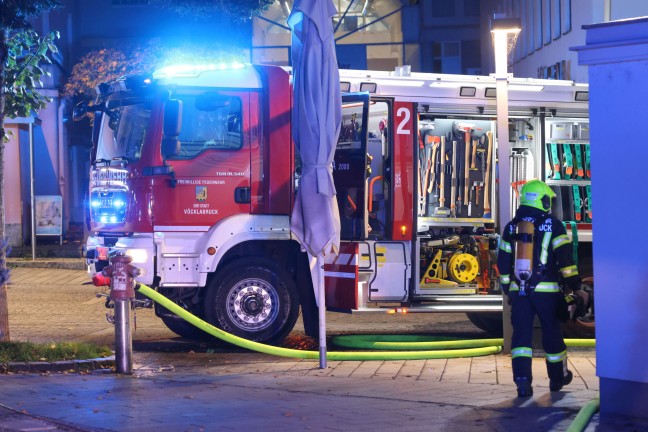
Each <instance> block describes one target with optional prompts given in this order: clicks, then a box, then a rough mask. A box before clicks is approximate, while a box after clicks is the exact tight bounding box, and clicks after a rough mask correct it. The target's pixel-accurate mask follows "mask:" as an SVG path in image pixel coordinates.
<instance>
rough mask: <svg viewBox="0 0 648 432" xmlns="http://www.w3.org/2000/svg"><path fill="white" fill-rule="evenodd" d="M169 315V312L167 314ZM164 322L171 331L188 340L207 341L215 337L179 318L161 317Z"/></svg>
mask: <svg viewBox="0 0 648 432" xmlns="http://www.w3.org/2000/svg"><path fill="white" fill-rule="evenodd" d="M167 313H168V312H167ZM160 319H161V320H162V322H163V323H164V325H165V326H167V328H168V329H169V330H171V331H172V332H173V333H175V334H177V335H178V336H181V337H183V338H186V339H207V338H212V337H213V336H211V335H209V334H207V333H205V332H204V331H202V330H200V329H199V328H197V327H196V326H194V325H193V324H189V323H188V322H187V321H185V320H183V319H182V318H179V317H171V316H163V317H160Z"/></svg>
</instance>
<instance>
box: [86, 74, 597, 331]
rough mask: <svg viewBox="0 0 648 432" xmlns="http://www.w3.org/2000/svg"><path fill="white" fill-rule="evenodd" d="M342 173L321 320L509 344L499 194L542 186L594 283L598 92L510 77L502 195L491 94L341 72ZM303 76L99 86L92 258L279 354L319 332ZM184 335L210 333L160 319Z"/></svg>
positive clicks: (459, 84) (464, 85) (471, 82)
mask: <svg viewBox="0 0 648 432" xmlns="http://www.w3.org/2000/svg"><path fill="white" fill-rule="evenodd" d="M340 75H341V88H342V92H343V120H342V125H341V131H340V136H339V140H338V143H337V149H336V154H335V160H334V167H333V168H334V180H335V185H336V188H337V200H338V207H339V209H340V220H341V239H342V244H341V251H340V254H339V255H338V256H336V257H334V258H333V257H332V256H331V257H329V258H328V261H327V263H326V266H325V272H326V273H325V275H326V277H325V285H326V305H327V307H328V308H329V310H337V311H345V312H354V313H355V312H366V311H374V312H375V311H382V312H384V313H387V312H399V311H408V312H466V313H467V314H468V316H469V318H470V319H471V321H472V322H473V323H474V324H475V325H477V326H478V327H480V328H482V329H484V330H487V331H490V332H494V333H497V332H500V331H501V308H502V297H501V293H500V291H499V287H498V283H497V269H496V267H495V261H496V259H495V254H496V250H497V243H498V234H497V231H498V229H499V227H498V226H497V222H496V221H497V220H498V209H499V207H498V196H499V194H498V188H500V187H511V190H512V191H513V192H512V193H511V200H512V202H511V208H515V205H516V201H515V200H516V195H515V191H516V190H517V188H519V186H520V185H521V184H523V182H524V181H525V180H526V179H530V178H543V179H546V180H547V181H548V183H549V184H551V185H552V187H553V188H554V190H556V192H557V193H559V197H558V198H557V200H556V201H557V203H556V204H557V205H556V206H555V207H556V210H555V211H557V212H559V213H560V214H559V216H560V217H561V218H562V219H564V220H567V221H570V222H568V225H570V227H571V226H573V229H568V231H569V233H570V235H572V236H573V237H574V239H575V240H576V239H578V240H579V241H578V245H579V246H578V251H576V250H575V253H576V252H577V253H578V256H579V258H580V264H581V266H582V267H583V270H584V272H585V273H587V272H588V271H589V272H591V198H590V186H589V184H590V170H589V136H588V131H589V128H588V118H587V115H588V112H587V105H588V104H587V98H588V88H587V86H586V85H581V84H576V83H573V82H570V81H550V80H537V79H517V78H512V79H511V82H510V85H509V107H510V108H509V109H510V122H509V130H510V137H511V138H510V146H511V148H512V152H511V156H510V162H511V172H512V175H511V177H512V178H511V186H509V185H508V182H507V181H502V180H501V179H499V178H498V169H497V168H498V163H499V161H498V158H497V155H498V152H497V135H496V130H495V119H496V113H495V80H494V78H492V77H486V76H461V75H440V74H420V73H410V72H409V71H408V70H407V68H399V69H398V70H396V71H394V72H371V71H345V70H342V71H340ZM291 100H292V93H291V76H290V71H289V69H286V68H281V67H276V66H251V65H232V66H231V67H229V66H228V67H225V66H220V65H205V66H200V67H197V66H177V67H168V68H164V69H161V70H159V71H157V72H156V73H155V74H154V75H153V76H151V77H141V76H140V77H128V78H124V79H120V80H118V81H116V82H113V83H108V84H105V85H102V86H100V87H99V95H98V97H97V100H96V102H95V103H94V104H93V105H92V106H88V105H85V106H82V107H79V110H78V113H77V114H79V115H80V114H82V113H84V112H87V111H92V112H93V113H94V115H95V120H94V127H93V144H94V147H93V152H92V167H91V173H90V175H91V179H90V199H89V223H90V229H91V232H92V235H91V236H90V237H89V238H88V240H87V244H86V259H87V263H88V270H89V272H90V273H91V274H94V273H96V272H97V271H100V270H101V269H102V268H103V267H104V266H105V265H107V264H108V258H109V256H110V254H111V253H113V252H114V251H124V252H126V253H127V254H128V255H130V256H132V257H133V264H135V265H137V266H138V267H140V268H141V269H142V274H141V276H140V277H139V280H140V281H141V282H143V283H146V284H148V285H151V286H153V287H155V288H156V289H157V290H158V291H159V292H161V293H162V294H164V295H166V296H168V297H169V298H171V299H173V300H174V301H175V302H177V303H178V304H179V305H181V306H182V307H184V308H186V309H187V310H189V311H191V312H193V313H195V314H196V315H198V316H200V317H202V318H204V319H206V320H207V321H209V322H211V323H212V324H214V325H216V326H217V327H220V328H222V329H224V330H226V331H228V332H231V333H234V334H236V335H239V336H243V337H246V338H248V339H252V340H257V341H263V342H269V343H277V342H279V341H281V340H282V339H283V338H284V337H285V336H286V335H287V334H288V333H289V332H290V331H291V330H292V328H293V326H294V325H295V322H296V320H297V318H298V314H299V311H300V309H301V311H302V316H303V320H304V327H305V329H306V332H307V334H311V335H316V333H317V312H316V303H315V296H314V294H313V280H312V278H311V270H310V267H309V260H308V257H307V255H306V253H305V252H302V251H301V245H300V244H299V243H298V241H297V240H296V237H295V236H294V235H293V234H292V233H291V230H290V214H291V209H292V205H293V201H294V195H295V190H296V188H297V186H298V184H299V177H300V166H299V157H298V156H297V155H296V154H295V148H294V146H293V142H292V139H291ZM156 314H157V315H158V316H159V317H160V318H161V319H162V320H163V322H164V323H165V324H166V325H167V326H168V327H169V328H170V329H171V330H173V331H174V332H176V333H177V334H179V335H182V336H188V337H191V336H197V332H198V330H196V329H195V328H193V327H192V326H191V325H189V324H187V323H185V322H184V321H182V320H180V319H178V318H177V317H176V316H175V315H173V314H171V313H169V312H168V311H166V310H165V309H163V308H161V307H159V306H156Z"/></svg>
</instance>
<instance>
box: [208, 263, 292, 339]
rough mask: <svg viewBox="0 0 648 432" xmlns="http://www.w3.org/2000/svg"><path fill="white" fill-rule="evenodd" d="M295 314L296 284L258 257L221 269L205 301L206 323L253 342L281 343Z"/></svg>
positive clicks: (272, 264) (273, 264)
mask: <svg viewBox="0 0 648 432" xmlns="http://www.w3.org/2000/svg"><path fill="white" fill-rule="evenodd" d="M298 315H299V300H298V293H297V287H296V286H295V282H294V281H293V279H292V278H291V277H290V276H289V275H288V274H287V273H286V272H284V271H282V270H280V269H279V268H277V266H276V264H275V263H273V262H271V261H268V260H264V259H261V258H256V259H242V260H239V261H236V262H234V263H231V264H229V265H227V266H226V267H225V268H223V269H222V270H220V271H219V272H218V274H217V275H216V276H215V277H214V278H213V280H212V282H211V284H210V286H209V288H208V291H207V296H206V299H205V316H206V318H207V321H209V322H210V323H212V324H213V325H215V326H217V327H219V328H221V329H223V330H224V331H226V332H228V333H231V334H233V335H236V336H240V337H243V338H245V339H249V340H252V341H256V342H262V343H270V344H277V343H280V342H281V341H282V340H283V339H284V338H285V337H286V336H288V333H290V331H291V330H292V329H293V327H294V326H295V322H296V321H297V317H298Z"/></svg>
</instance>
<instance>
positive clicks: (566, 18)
mask: <svg viewBox="0 0 648 432" xmlns="http://www.w3.org/2000/svg"><path fill="white" fill-rule="evenodd" d="M560 3H561V6H562V7H561V13H560V17H561V18H562V19H561V20H560V22H561V26H562V34H565V33H569V32H570V31H571V0H562V1H561V2H560Z"/></svg>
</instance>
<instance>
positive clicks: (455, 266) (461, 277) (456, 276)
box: [448, 253, 479, 283]
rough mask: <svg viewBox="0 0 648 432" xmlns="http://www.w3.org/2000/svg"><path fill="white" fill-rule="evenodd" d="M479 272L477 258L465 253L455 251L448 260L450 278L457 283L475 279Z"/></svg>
mask: <svg viewBox="0 0 648 432" xmlns="http://www.w3.org/2000/svg"><path fill="white" fill-rule="evenodd" d="M478 273H479V263H478V262H477V258H475V257H474V256H473V255H471V254H467V253H456V254H454V255H452V256H451V257H450V261H449V262H448V274H449V275H450V277H451V278H452V280H454V281H456V282H459V283H469V282H472V281H473V280H475V278H476V277H477V274H478Z"/></svg>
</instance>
